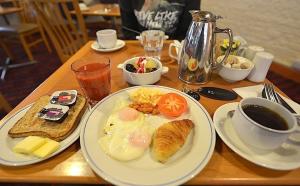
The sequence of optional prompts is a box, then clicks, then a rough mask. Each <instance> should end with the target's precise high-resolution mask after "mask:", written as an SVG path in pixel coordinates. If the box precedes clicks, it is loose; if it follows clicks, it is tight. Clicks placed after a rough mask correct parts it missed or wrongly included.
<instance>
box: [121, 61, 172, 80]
mask: <svg viewBox="0 0 300 186" xmlns="http://www.w3.org/2000/svg"><path fill="white" fill-rule="evenodd" d="M118 68H120V69H122V70H123V77H124V79H125V80H126V81H127V82H128V83H130V84H132V85H150V84H154V83H156V82H157V81H159V80H160V77H161V75H162V74H165V73H167V72H168V71H169V68H168V67H163V66H162V64H161V62H160V61H159V60H158V59H155V58H152V57H134V58H131V59H128V60H126V61H125V62H124V63H123V64H120V65H118Z"/></svg>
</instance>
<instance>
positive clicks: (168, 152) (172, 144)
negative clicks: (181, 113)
mask: <svg viewBox="0 0 300 186" xmlns="http://www.w3.org/2000/svg"><path fill="white" fill-rule="evenodd" d="M193 128H194V123H193V122H192V121H191V120H189V119H183V120H177V121H171V122H169V123H165V124H163V125H161V126H160V127H159V128H158V129H157V130H156V131H155V133H154V136H153V141H152V150H151V153H152V156H153V158H154V159H155V160H157V161H159V162H161V163H165V162H166V161H167V160H168V159H169V158H170V157H171V156H172V155H174V154H175V153H176V152H177V151H178V150H179V149H180V148H181V147H182V146H183V145H184V143H185V141H186V138H187V137H188V135H189V133H190V132H191V130H192V129H193Z"/></svg>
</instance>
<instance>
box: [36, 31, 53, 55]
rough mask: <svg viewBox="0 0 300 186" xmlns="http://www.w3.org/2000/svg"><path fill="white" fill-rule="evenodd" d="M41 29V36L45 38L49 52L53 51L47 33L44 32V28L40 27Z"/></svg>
mask: <svg viewBox="0 0 300 186" xmlns="http://www.w3.org/2000/svg"><path fill="white" fill-rule="evenodd" d="M39 30H40V33H41V36H42V38H43V41H44V43H45V45H46V47H47V50H48V52H49V53H51V52H52V49H51V47H50V45H49V42H48V39H47V37H46V34H45V32H44V29H43V28H39Z"/></svg>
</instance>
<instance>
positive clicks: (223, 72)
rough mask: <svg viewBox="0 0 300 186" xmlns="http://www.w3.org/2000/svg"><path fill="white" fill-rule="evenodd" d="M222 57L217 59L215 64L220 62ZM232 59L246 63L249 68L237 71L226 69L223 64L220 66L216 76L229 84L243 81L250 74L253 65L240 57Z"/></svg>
mask: <svg viewBox="0 0 300 186" xmlns="http://www.w3.org/2000/svg"><path fill="white" fill-rule="evenodd" d="M223 57H224V56H220V57H218V58H217V62H220V61H221V60H222V59H223ZM234 57H236V58H237V59H238V60H239V61H240V63H243V62H247V63H248V64H250V66H249V67H248V68H247V69H237V68H232V67H227V66H226V65H224V64H220V67H219V72H218V74H219V75H220V76H221V77H222V78H223V79H224V80H225V81H227V82H230V83H233V82H236V81H241V80H243V79H245V78H246V77H247V76H248V75H249V74H250V72H251V70H252V69H253V68H254V64H253V62H252V61H250V60H248V59H246V58H244V57H240V56H234Z"/></svg>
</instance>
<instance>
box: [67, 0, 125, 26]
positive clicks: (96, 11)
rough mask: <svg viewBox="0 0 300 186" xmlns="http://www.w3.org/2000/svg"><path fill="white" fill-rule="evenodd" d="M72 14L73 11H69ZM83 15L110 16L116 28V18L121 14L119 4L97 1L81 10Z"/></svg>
mask: <svg viewBox="0 0 300 186" xmlns="http://www.w3.org/2000/svg"><path fill="white" fill-rule="evenodd" d="M71 13H72V14H74V13H75V11H71ZM81 13H82V15H83V16H103V17H107V18H110V20H111V21H112V25H113V27H114V28H115V29H116V28H117V27H116V18H117V17H120V16H121V13H120V7H119V4H104V3H97V4H94V5H91V6H89V7H88V9H87V10H82V11H81Z"/></svg>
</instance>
